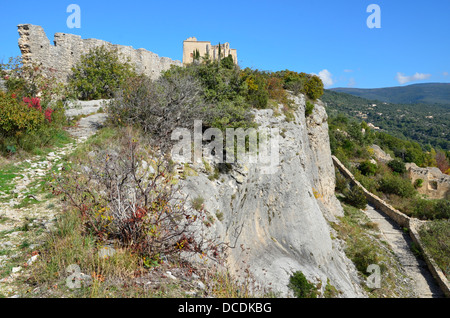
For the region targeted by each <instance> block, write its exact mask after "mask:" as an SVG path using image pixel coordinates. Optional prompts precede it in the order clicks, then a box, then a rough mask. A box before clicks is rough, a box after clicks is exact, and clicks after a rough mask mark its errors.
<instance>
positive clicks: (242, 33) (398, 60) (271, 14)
mask: <svg viewBox="0 0 450 318" xmlns="http://www.w3.org/2000/svg"><path fill="white" fill-rule="evenodd" d="M72 3H73V4H77V5H79V6H80V8H81V28H79V29H76V28H74V29H70V28H68V26H67V23H66V21H67V18H68V17H69V15H70V13H67V12H66V9H67V7H68V6H69V5H70V4H72ZM370 4H377V5H379V7H380V9H381V28H373V29H370V28H368V26H367V23H366V21H367V18H368V17H369V16H370V15H371V13H368V12H366V9H367V7H368V6H369V5H370ZM449 16H450V0H428V1H417V0H409V1H407V0H395V1H394V0H386V1H385V0H370V1H365V0H345V1H336V0H314V1H312V0H309V1H306V0H277V1H267V0H240V1H235V0H226V1H203V0H195V1H178V0H175V1H170V0H167V1H160V0H154V1H144V0H128V1H115V0H110V1H103V0H97V1H92V0H91V1H85V0H70V1H65V0H42V1H36V0H21V2H20V6H19V4H17V2H14V1H11V0H0V61H1V60H2V59H3V60H4V61H5V62H6V61H7V59H8V57H10V56H17V55H20V51H19V48H18V44H17V43H18V42H17V41H18V37H19V36H18V33H17V25H18V24H21V23H31V24H37V25H41V26H42V27H43V28H44V30H45V32H46V34H47V36H48V37H49V39H50V41H53V36H54V34H55V33H57V32H65V33H73V34H78V35H81V36H82V37H83V38H97V39H102V40H107V41H110V42H112V43H114V44H123V45H130V46H133V47H134V48H136V49H137V48H145V49H147V50H149V51H152V52H155V53H157V54H158V55H160V56H167V57H170V58H173V59H177V60H181V59H182V42H183V40H185V39H187V38H188V37H191V36H195V37H197V39H198V40H204V41H205V40H206V41H211V42H212V43H213V44H217V43H219V42H221V43H224V42H229V43H230V45H231V47H232V48H236V49H237V50H238V59H239V64H240V66H241V67H251V68H255V69H260V70H271V71H277V70H284V69H290V70H294V71H298V72H306V73H314V74H318V75H320V76H321V77H322V78H323V80H324V82H325V83H326V84H327V87H358V88H376V87H388V86H399V85H408V84H413V83H424V82H447V83H448V82H450V75H449V73H450V36H449V34H450V19H449Z"/></svg>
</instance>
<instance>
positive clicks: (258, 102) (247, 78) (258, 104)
mask: <svg viewBox="0 0 450 318" xmlns="http://www.w3.org/2000/svg"><path fill="white" fill-rule="evenodd" d="M241 77H242V80H243V81H244V83H245V88H246V92H245V97H246V100H247V102H248V103H249V104H250V105H251V106H252V107H254V108H259V109H263V108H267V102H268V100H269V91H268V89H267V80H266V78H265V77H264V75H262V74H261V73H260V72H258V71H257V70H256V71H252V70H251V69H249V68H246V69H245V70H243V71H242V73H241Z"/></svg>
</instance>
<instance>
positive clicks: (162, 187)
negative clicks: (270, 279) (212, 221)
mask: <svg viewBox="0 0 450 318" xmlns="http://www.w3.org/2000/svg"><path fill="white" fill-rule="evenodd" d="M172 170H173V169H172V167H171V165H170V163H169V161H168V160H167V159H166V158H163V157H161V156H159V155H158V154H157V153H154V152H152V151H151V150H150V149H147V148H144V147H142V146H141V143H140V142H139V140H138V138H137V137H136V136H133V135H132V133H131V132H130V131H128V133H127V134H126V136H124V137H122V139H120V140H119V141H118V145H117V146H114V147H112V146H111V147H109V148H108V149H106V150H102V151H98V152H95V154H94V153H92V152H91V156H90V158H88V159H87V162H86V163H85V164H84V165H78V166H75V167H73V168H72V171H70V173H68V175H66V176H64V177H60V178H57V181H56V190H57V191H58V192H62V193H63V194H64V195H65V197H66V199H67V201H68V203H69V204H70V205H72V206H73V207H75V208H76V209H77V210H78V211H79V212H80V214H81V217H82V218H83V220H84V224H85V227H86V230H87V231H89V232H91V233H94V234H95V235H96V236H97V237H98V238H99V239H101V240H106V239H115V240H117V241H118V242H120V243H121V244H122V246H124V247H129V248H132V249H133V250H134V251H136V252H138V253H140V254H141V255H144V256H146V257H147V258H148V259H152V260H156V261H158V260H161V259H162V258H168V257H171V256H176V255H181V254H183V255H188V254H189V255H192V254H196V255H201V256H202V257H204V256H211V255H212V256H213V257H217V256H218V246H219V245H218V244H215V243H214V242H213V241H212V240H211V239H207V238H206V231H205V230H206V229H205V228H204V224H203V223H204V221H205V220H206V218H207V215H206V213H205V211H204V210H203V209H199V210H198V211H197V210H194V209H192V208H191V207H190V204H189V203H188V202H187V198H186V197H185V196H184V195H183V194H182V192H181V188H180V186H179V185H178V184H177V182H176V179H175V178H174V174H173V173H172Z"/></svg>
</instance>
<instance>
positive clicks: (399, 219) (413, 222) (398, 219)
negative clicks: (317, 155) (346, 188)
mask: <svg viewBox="0 0 450 318" xmlns="http://www.w3.org/2000/svg"><path fill="white" fill-rule="evenodd" d="M332 158H333V163H334V165H335V166H336V167H337V168H338V169H339V171H340V172H341V173H342V174H343V175H344V176H345V177H346V178H347V179H349V180H350V182H351V183H352V184H353V185H356V186H357V187H360V188H361V189H362V190H363V191H364V193H365V195H366V198H367V201H368V202H369V203H371V204H373V205H374V206H375V208H377V209H379V210H380V211H382V212H383V213H385V214H386V215H387V216H389V217H390V218H391V219H392V220H393V221H394V222H395V223H397V224H398V225H400V226H402V227H404V228H407V229H408V230H409V234H410V236H411V238H412V240H413V241H414V242H415V243H416V244H417V245H418V246H419V249H420V250H421V252H422V255H423V256H424V258H425V262H426V263H427V266H428V269H429V270H430V272H431V274H432V275H433V277H434V279H435V280H436V282H437V283H438V285H439V287H440V288H441V290H442V291H443V292H444V294H445V296H446V297H450V283H449V281H448V279H447V278H446V276H445V275H444V273H443V272H442V270H441V269H440V268H439V266H437V265H436V263H435V262H434V260H433V258H432V257H431V256H430V255H429V253H428V252H427V251H426V250H425V249H424V246H423V243H422V241H421V239H420V235H419V230H420V227H421V226H425V224H426V222H425V221H420V220H417V219H414V218H410V217H408V216H407V215H405V214H403V213H401V212H400V211H398V210H396V209H395V208H394V207H392V206H391V205H389V204H388V203H386V202H385V201H383V200H381V199H380V198H379V197H378V196H376V195H374V194H373V193H371V192H369V191H367V190H366V188H364V187H363V186H362V185H361V183H360V182H358V180H356V179H355V177H354V176H353V174H352V173H351V172H350V171H349V170H348V169H347V168H346V167H345V166H344V165H343V164H342V163H341V162H340V161H339V159H338V158H336V157H335V156H332Z"/></svg>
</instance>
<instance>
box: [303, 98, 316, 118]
mask: <svg viewBox="0 0 450 318" xmlns="http://www.w3.org/2000/svg"><path fill="white" fill-rule="evenodd" d="M314 107H315V106H314V104H313V103H311V102H310V101H309V100H308V101H306V109H305V116H306V117H308V116H311V115H312V113H313V110H314Z"/></svg>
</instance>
